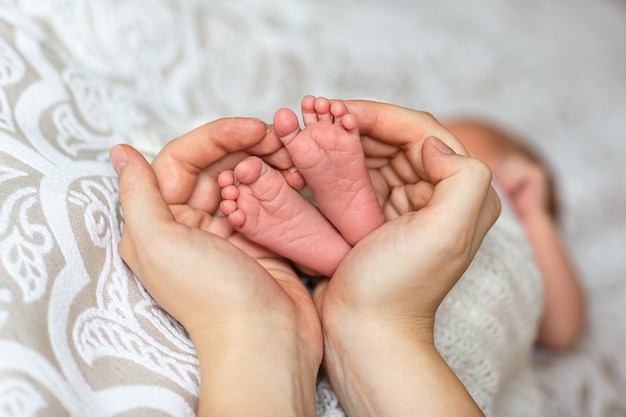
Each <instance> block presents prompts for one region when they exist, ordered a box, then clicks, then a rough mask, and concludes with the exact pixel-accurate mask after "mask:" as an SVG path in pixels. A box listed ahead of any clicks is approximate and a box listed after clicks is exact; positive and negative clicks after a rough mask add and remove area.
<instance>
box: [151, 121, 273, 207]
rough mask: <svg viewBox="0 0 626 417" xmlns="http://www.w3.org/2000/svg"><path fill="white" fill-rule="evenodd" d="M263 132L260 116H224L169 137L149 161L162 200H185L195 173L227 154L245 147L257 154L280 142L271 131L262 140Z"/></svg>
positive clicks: (264, 129) (195, 176)
mask: <svg viewBox="0 0 626 417" xmlns="http://www.w3.org/2000/svg"><path fill="white" fill-rule="evenodd" d="M267 133H268V127H267V126H266V124H265V123H263V122H262V121H260V120H257V119H249V118H226V119H219V120H215V121H213V122H210V123H207V124H205V125H203V126H200V127H198V128H196V129H194V130H192V131H191V132H189V133H187V134H185V135H183V136H181V137H179V138H177V139H174V140H172V141H171V142H169V143H168V144H167V145H165V147H164V148H163V149H162V150H161V152H159V154H158V155H157V156H156V158H155V159H154V162H153V163H152V167H153V169H154V172H155V174H156V177H157V178H158V180H159V187H160V190H161V193H162V195H163V197H164V199H165V201H167V202H168V203H169V204H182V203H186V202H188V200H189V198H190V196H191V195H192V193H193V192H194V189H195V187H196V184H197V182H198V176H199V174H200V173H201V172H203V171H204V170H205V169H206V168H207V167H209V166H211V165H212V164H215V163H216V162H218V161H220V160H221V159H222V158H224V157H225V156H226V155H228V154H233V153H236V152H240V151H243V150H246V149H249V148H253V149H254V152H255V153H260V154H270V153H272V152H274V151H276V150H277V149H278V148H279V147H280V142H279V141H278V139H277V138H275V139H276V140H272V138H273V136H272V135H267V136H268V140H267V141H263V139H264V138H265V137H266V134H267ZM242 158H243V156H242Z"/></svg>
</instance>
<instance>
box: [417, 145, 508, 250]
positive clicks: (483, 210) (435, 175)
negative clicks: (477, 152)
mask: <svg viewBox="0 0 626 417" xmlns="http://www.w3.org/2000/svg"><path fill="white" fill-rule="evenodd" d="M422 158H423V163H424V166H425V170H426V174H427V176H428V178H429V180H430V182H432V183H433V184H434V185H435V187H434V189H433V194H432V197H431V198H430V201H429V202H428V205H427V208H428V209H429V210H433V211H436V212H437V213H438V217H437V218H438V219H445V224H442V225H441V227H442V228H445V233H446V234H447V235H448V236H452V237H455V238H454V240H455V242H456V244H458V245H459V249H460V250H461V251H463V252H464V251H466V250H467V249H469V250H470V254H471V256H472V257H473V255H474V254H475V252H476V251H477V250H478V247H479V246H480V243H481V242H482V239H483V238H484V236H485V234H486V233H487V231H488V230H489V229H490V228H491V226H492V225H493V223H494V222H495V221H496V219H497V218H498V215H499V214H500V199H499V198H498V196H497V194H496V192H495V190H494V189H493V187H491V170H490V169H489V167H487V165H485V164H484V163H482V162H480V161H478V160H477V159H473V158H470V157H467V156H464V155H456V154H455V153H454V151H453V150H451V149H450V148H449V147H447V146H446V145H445V144H444V143H443V142H442V141H440V140H438V139H436V138H431V139H429V140H427V141H426V142H425V143H424V146H423V148H422ZM468 244H469V246H467V245H468ZM470 259H471V258H470ZM468 260H469V259H468Z"/></svg>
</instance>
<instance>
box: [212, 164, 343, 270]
mask: <svg viewBox="0 0 626 417" xmlns="http://www.w3.org/2000/svg"><path fill="white" fill-rule="evenodd" d="M218 183H219V185H220V187H222V198H223V200H222V203H221V205H220V209H221V211H222V213H223V214H224V215H225V216H226V217H227V218H228V221H229V222H230V223H231V225H232V226H233V227H234V228H235V229H236V230H237V231H239V232H241V233H242V234H243V235H244V236H246V237H247V238H248V239H250V240H251V241H253V242H255V243H258V244H259V245H262V246H264V247H266V248H267V249H269V250H271V251H273V252H275V253H277V254H279V255H281V256H284V257H286V258H289V259H290V260H292V261H293V262H295V263H296V264H297V265H298V266H299V267H301V268H302V267H303V269H304V270H305V272H315V273H319V274H321V275H324V276H332V274H333V273H334V272H335V269H336V268H337V266H338V265H339V263H340V262H341V261H342V260H343V258H344V256H345V255H346V254H347V253H348V251H349V250H350V248H351V247H350V245H348V244H347V243H346V241H345V240H344V239H343V238H342V236H341V235H340V234H339V233H338V232H337V230H336V229H335V228H334V227H333V226H332V225H331V224H330V223H329V222H328V221H327V220H326V218H325V217H324V216H323V215H322V214H321V213H320V212H319V211H318V210H317V209H316V208H315V207H314V206H313V205H312V204H311V203H310V202H309V201H307V200H306V199H305V198H304V197H302V196H301V195H300V194H299V193H298V192H297V191H295V190H294V189H293V188H291V187H290V186H289V185H288V184H287V182H286V181H285V179H284V177H283V176H282V175H281V174H280V173H279V172H278V171H276V170H275V169H273V168H272V167H270V166H269V165H267V164H266V163H265V162H263V160H261V159H260V158H257V157H249V158H247V159H245V160H243V161H242V162H240V163H239V164H238V165H237V166H236V167H235V169H234V170H233V171H224V172H222V173H221V174H220V175H219V177H218Z"/></svg>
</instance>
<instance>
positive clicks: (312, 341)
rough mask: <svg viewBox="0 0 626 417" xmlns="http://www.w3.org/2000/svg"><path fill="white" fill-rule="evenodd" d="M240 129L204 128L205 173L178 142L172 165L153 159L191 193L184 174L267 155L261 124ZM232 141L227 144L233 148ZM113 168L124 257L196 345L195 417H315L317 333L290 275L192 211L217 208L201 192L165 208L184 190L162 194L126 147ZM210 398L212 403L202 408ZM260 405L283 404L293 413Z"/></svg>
mask: <svg viewBox="0 0 626 417" xmlns="http://www.w3.org/2000/svg"><path fill="white" fill-rule="evenodd" d="M239 120H243V124H242V127H241V129H234V127H235V126H236V125H237V124H238V123H239V122H237V121H233V120H227V121H226V122H222V121H217V122H214V125H213V126H209V127H205V128H204V129H206V130H205V132H209V131H210V132H211V134H210V135H208V136H202V138H201V139H202V140H200V142H201V143H203V144H204V147H202V146H201V148H202V149H201V150H199V151H198V152H204V154H203V156H204V157H205V158H206V159H205V160H204V161H203V162H205V163H206V165H203V166H200V165H195V162H197V161H200V160H201V158H200V159H198V158H196V159H194V158H191V156H190V155H189V154H187V155H185V152H187V149H186V146H178V145H180V144H183V145H186V144H188V143H189V142H188V139H189V138H188V137H186V136H184V137H183V138H181V139H179V140H177V141H176V143H175V144H174V145H171V144H170V145H168V146H167V147H166V149H167V152H169V154H168V155H163V154H161V156H160V157H157V160H160V161H165V162H170V164H167V163H165V164H164V165H161V169H165V168H166V167H169V168H172V169H174V171H173V172H172V174H173V175H174V176H175V175H180V177H179V178H185V179H186V180H187V181H188V182H187V184H195V185H196V186H197V185H198V184H201V183H203V181H202V179H203V178H196V179H194V178H190V177H188V176H187V174H189V173H190V172H194V171H195V172H196V173H197V174H196V175H198V176H199V177H201V176H202V175H206V174H207V173H211V172H212V168H213V167H212V166H211V164H212V163H214V164H222V165H224V166H228V165H229V164H235V163H236V162H235V161H236V159H237V158H234V157H232V156H231V157H227V156H226V153H227V152H230V151H235V152H237V151H238V152H239V154H235V155H238V156H239V157H245V154H246V152H247V151H250V149H251V148H250V146H252V147H257V149H256V150H255V151H258V152H261V153H262V152H264V149H265V148H264V147H265V146H268V145H271V143H270V142H266V143H261V139H263V138H264V137H265V126H264V125H263V124H262V123H261V128H262V130H256V131H255V129H257V128H258V125H257V126H254V124H256V123H260V122H256V121H254V122H256V123H252V124H249V122H248V121H247V119H239ZM224 123H225V124H224ZM246 126H252V129H248V130H246V129H247V127H246ZM232 129H234V130H232ZM233 132H238V133H233ZM194 134H197V132H196V133H194ZM228 134H231V135H233V138H231V139H230V140H229V138H228V137H227V135H228ZM224 135H226V136H224ZM196 138H200V136H196ZM196 144H198V143H196ZM238 148H241V149H243V150H241V149H238ZM270 148H271V147H270ZM246 149H247V151H246ZM220 150H221V151H220ZM164 152H165V151H164ZM189 153H191V152H189ZM181 155H182V156H181ZM187 156H189V160H187V161H185V160H184V158H185V157H187ZM177 158H182V159H177ZM157 160H155V162H156V163H157V165H158V164H159V163H158V162H157ZM111 161H112V163H113V164H114V166H115V167H116V171H117V172H118V173H119V175H120V202H121V204H122V210H123V212H124V218H125V227H124V231H123V234H122V240H121V243H120V253H121V255H122V257H123V259H124V261H125V262H126V263H127V264H128V265H129V267H130V268H131V269H132V270H133V271H134V272H135V273H136V275H137V276H138V278H139V279H140V281H141V282H142V283H143V284H144V286H145V287H146V289H147V290H148V292H150V294H151V295H152V296H153V297H154V298H155V300H156V301H157V302H158V303H159V304H160V305H161V306H163V308H164V309H165V310H167V311H168V312H169V313H170V314H172V316H174V317H175V318H176V319H177V320H178V321H179V322H180V323H181V324H182V325H183V326H185V328H186V329H187V331H188V332H189V334H190V336H191V338H192V340H193V341H194V344H195V345H196V349H197V351H198V356H199V359H200V366H201V373H202V393H201V401H200V411H201V413H200V414H203V413H209V412H213V411H216V410H219V409H220V407H221V406H222V405H224V406H225V405H226V404H228V403H231V404H233V403H234V404H240V405H241V406H242V407H244V408H245V404H247V403H248V402H249V401H252V399H253V398H256V397H258V398H260V400H259V401H260V403H261V407H263V405H264V404H265V405H267V406H268V409H267V413H268V415H270V414H272V413H276V412H279V411H280V412H284V411H286V410H287V408H288V407H290V406H291V408H293V409H295V408H298V409H299V411H298V412H299V413H300V414H298V415H313V414H312V413H311V410H313V413H314V405H315V404H314V401H315V399H314V395H315V378H316V375H317V371H318V368H319V364H320V362H321V355H322V341H321V330H320V324H319V317H318V315H317V311H316V309H315V307H314V305H313V302H312V300H311V298H310V296H309V294H308V292H307V291H306V289H305V288H304V286H303V285H302V284H301V282H300V281H299V280H298V277H297V276H296V274H295V273H294V271H293V269H292V268H291V267H290V266H289V265H288V264H287V263H286V262H285V261H284V260H282V259H280V258H278V257H277V256H275V255H273V254H272V253H270V252H268V251H267V250H264V249H263V248H260V247H256V246H253V245H252V244H251V243H250V242H249V241H247V240H245V239H243V237H242V236H239V235H238V234H236V233H233V232H232V229H230V228H229V227H226V226H227V224H228V223H227V222H223V221H220V220H221V219H219V218H216V217H213V216H212V215H211V214H210V213H209V212H206V211H203V210H201V209H199V208H197V207H194V206H192V205H191V202H193V201H197V202H199V203H202V204H208V205H211V206H216V205H217V203H215V202H213V201H211V200H210V199H206V198H205V197H203V196H199V195H198V194H195V195H194V192H195V191H197V190H195V189H194V188H193V187H192V186H190V187H188V188H184V189H183V191H186V192H188V194H187V195H188V198H187V200H183V199H181V200H178V202H179V203H180V204H174V205H170V206H168V204H167V200H166V199H165V198H164V194H168V196H169V198H170V201H172V198H175V197H176V196H179V195H182V194H181V193H180V191H181V190H177V189H168V188H167V187H168V185H167V184H170V183H168V182H167V181H163V182H159V181H158V180H157V177H156V175H155V173H154V171H153V170H152V168H151V167H150V165H149V164H148V163H147V162H146V161H145V159H143V157H142V156H141V155H140V154H139V153H137V152H136V151H135V150H134V149H132V148H130V147H129V146H124V145H122V146H118V147H115V148H113V150H112V151H111ZM172 161H173V162H172ZM177 164H178V165H177ZM163 178H165V177H163ZM207 178H209V179H210V178H211V177H210V175H209V176H206V177H204V179H207ZM209 182H210V181H209ZM204 183H207V182H206V181H204ZM162 189H165V190H167V192H163V191H162ZM173 201H176V200H173ZM183 203H186V204H183ZM242 248H243V250H242ZM277 370H279V371H277ZM268 375H270V376H271V377H270V379H268ZM229 381H230V382H229ZM272 382H275V383H272ZM235 384H236V385H235ZM285 387H292V388H293V393H294V394H295V396H294V397H286V396H285V394H284V389H285ZM247 388H249V389H247ZM217 393H219V394H217ZM209 395H210V396H211V402H210V403H209V402H207V401H205V400H203V399H204V398H206V397H208V396H209ZM246 396H248V398H246ZM266 398H289V400H290V401H292V403H291V404H287V405H285V404H281V401H273V402H268V401H266ZM242 401H243V402H242ZM260 411H261V410H260ZM262 414H263V413H262V412H261V413H260V415H262Z"/></svg>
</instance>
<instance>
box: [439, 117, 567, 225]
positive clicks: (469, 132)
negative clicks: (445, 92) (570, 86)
mask: <svg viewBox="0 0 626 417" xmlns="http://www.w3.org/2000/svg"><path fill="white" fill-rule="evenodd" d="M446 127H447V128H448V130H450V131H451V132H452V133H453V134H454V135H455V136H456V137H457V138H458V139H459V140H460V141H461V142H462V143H463V145H465V148H466V149H467V151H468V152H469V153H470V155H471V156H473V157H474V158H476V159H479V160H481V161H483V162H484V163H485V164H487V165H488V166H489V167H490V168H491V170H492V172H493V175H494V181H495V182H496V183H498V182H499V178H498V175H499V174H500V173H501V172H502V171H501V170H499V169H498V168H499V167H502V166H503V165H504V164H505V163H506V162H508V161H510V160H511V159H513V158H516V159H522V160H523V162H525V163H529V164H532V165H535V166H536V167H539V168H540V169H541V171H542V172H543V173H544V175H543V176H544V177H545V179H546V181H547V190H548V203H547V204H548V210H549V212H550V214H552V216H553V217H554V218H556V217H557V216H558V202H557V199H556V186H555V180H554V177H553V175H552V173H551V172H550V168H549V167H548V166H547V164H546V163H545V161H544V160H543V159H542V158H541V157H540V156H539V154H538V153H537V152H536V151H535V150H534V149H532V147H530V146H529V145H528V144H526V143H524V142H523V141H521V140H518V139H516V138H515V137H513V136H512V135H511V134H509V133H506V132H504V131H503V130H502V129H500V128H499V127H497V126H495V125H493V124H490V123H487V122H483V121H479V120H471V119H466V120H456V121H454V122H450V123H447V124H446Z"/></svg>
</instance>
